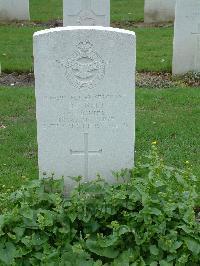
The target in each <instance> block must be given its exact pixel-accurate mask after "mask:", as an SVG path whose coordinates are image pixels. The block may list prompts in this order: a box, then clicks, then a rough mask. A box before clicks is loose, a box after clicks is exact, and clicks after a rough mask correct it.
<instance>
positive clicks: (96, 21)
mask: <svg viewBox="0 0 200 266" xmlns="http://www.w3.org/2000/svg"><path fill="white" fill-rule="evenodd" d="M63 25H64V26H104V27H109V26H110V0H63Z"/></svg>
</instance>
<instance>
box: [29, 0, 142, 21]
mask: <svg viewBox="0 0 200 266" xmlns="http://www.w3.org/2000/svg"><path fill="white" fill-rule="evenodd" d="M74 1H76V0H74ZM62 2H63V1H62V0H30V13H31V20H33V21H49V20H54V19H62V17H63V14H62V13H63V12H62V10H63V8H62ZM143 18H144V0H111V20H112V21H142V20H143Z"/></svg>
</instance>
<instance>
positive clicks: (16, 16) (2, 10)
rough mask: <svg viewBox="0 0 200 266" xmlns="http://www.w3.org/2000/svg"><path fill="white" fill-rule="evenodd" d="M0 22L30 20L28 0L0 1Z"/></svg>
mask: <svg viewBox="0 0 200 266" xmlns="http://www.w3.org/2000/svg"><path fill="white" fill-rule="evenodd" d="M0 20H3V21H8V20H30V12H29V0H0Z"/></svg>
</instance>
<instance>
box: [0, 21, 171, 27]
mask: <svg viewBox="0 0 200 266" xmlns="http://www.w3.org/2000/svg"><path fill="white" fill-rule="evenodd" d="M7 25H13V26H16V27H27V26H31V27H45V28H55V27H62V26H63V21H62V20H61V19H56V20H50V21H47V22H40V21H11V22H8V21H7V22H2V21H1V22H0V26H7ZM171 26H173V24H172V23H159V24H158V23H151V24H147V23H144V22H142V21H141V22H135V21H113V22H111V27H114V28H123V29H129V28H131V27H134V28H155V27H158V28H167V27H171Z"/></svg>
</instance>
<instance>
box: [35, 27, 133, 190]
mask: <svg viewBox="0 0 200 266" xmlns="http://www.w3.org/2000/svg"><path fill="white" fill-rule="evenodd" d="M135 42H136V41H135V34H134V33H133V32H130V31H126V30H119V29H113V28H104V27H66V28H56V29H50V30H44V31H40V32H37V33H35V34H34V60H35V78H36V113H37V129H38V131H37V138H38V147H39V170H40V176H41V177H42V175H43V172H45V173H47V176H49V175H50V174H51V173H54V174H55V176H56V177H61V176H64V177H65V180H66V181H65V182H66V186H67V187H69V186H70V184H71V181H70V179H69V178H67V177H70V176H79V175H81V176H83V177H84V180H85V181H87V180H90V179H92V178H96V174H97V173H99V174H100V175H101V176H103V177H105V178H106V179H107V181H112V180H113V177H112V171H113V170H114V171H117V170H120V169H121V168H130V167H132V166H133V163H134V139H135V125H134V123H135V110H134V107H135V94H134V90H135V89H134V88H135V75H134V73H135V62H136V59H135V57H136V51H135V46H136V43H135Z"/></svg>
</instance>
